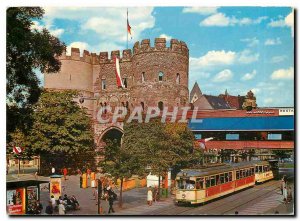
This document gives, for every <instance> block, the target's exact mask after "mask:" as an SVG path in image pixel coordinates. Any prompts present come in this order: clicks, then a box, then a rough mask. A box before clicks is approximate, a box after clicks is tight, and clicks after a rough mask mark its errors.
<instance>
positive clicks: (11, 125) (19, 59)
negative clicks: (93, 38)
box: [6, 7, 65, 139]
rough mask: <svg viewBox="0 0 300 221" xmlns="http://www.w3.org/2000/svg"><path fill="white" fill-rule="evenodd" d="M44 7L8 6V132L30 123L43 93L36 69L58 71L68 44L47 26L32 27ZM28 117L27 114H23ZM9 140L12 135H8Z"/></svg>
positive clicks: (23, 127) (25, 127) (27, 125)
mask: <svg viewBox="0 0 300 221" xmlns="http://www.w3.org/2000/svg"><path fill="white" fill-rule="evenodd" d="M43 14H44V10H43V9H42V8H39V7H18V8H16V7H12V8H8V9H7V27H6V42H7V45H6V49H7V50H6V94H7V95H6V100H7V104H6V106H7V119H8V121H7V131H8V132H12V131H14V130H15V129H16V128H17V127H18V128H19V129H21V130H23V131H26V130H28V128H29V127H30V126H31V123H32V122H31V121H30V118H29V117H30V114H31V111H30V110H31V107H32V105H33V104H34V103H36V102H37V101H38V98H39V96H40V93H41V89H40V87H39V83H40V82H39V79H38V78H37V75H36V71H41V72H42V73H45V72H58V71H59V69H60V65H61V64H60V61H59V60H58V59H57V56H59V55H61V54H62V52H63V50H64V49H65V44H64V43H62V42H60V40H59V39H58V38H56V37H54V36H52V35H51V34H50V33H49V31H48V30H47V29H45V28H44V29H43V30H42V31H37V30H34V29H32V25H33V20H38V19H41V18H42V16H43ZM24 116H25V117H24ZM8 139H10V137H8Z"/></svg>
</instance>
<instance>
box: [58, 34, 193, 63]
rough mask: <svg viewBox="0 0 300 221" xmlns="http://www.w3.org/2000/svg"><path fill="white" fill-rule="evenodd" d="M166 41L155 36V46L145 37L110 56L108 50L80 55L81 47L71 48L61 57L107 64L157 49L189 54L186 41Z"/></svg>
mask: <svg viewBox="0 0 300 221" xmlns="http://www.w3.org/2000/svg"><path fill="white" fill-rule="evenodd" d="M166 43H167V41H166V39H165V38H155V41H154V47H151V42H150V39H143V40H142V41H141V42H139V41H137V42H135V44H134V46H133V50H131V49H125V50H123V51H122V56H121V53H120V50H115V51H111V53H110V57H108V54H109V53H108V52H100V53H99V55H97V54H96V53H90V52H89V51H87V50H84V51H83V53H82V56H80V50H79V48H71V55H69V56H68V55H66V52H63V53H62V55H61V56H60V57H59V58H60V59H64V60H75V61H83V62H87V63H90V64H105V63H113V59H114V57H118V58H120V62H128V61H131V59H132V57H133V56H134V55H137V54H141V53H152V52H157V51H163V52H176V53H179V54H183V55H185V56H188V55H189V49H188V47H187V45H186V43H185V42H183V41H179V40H177V39H171V41H170V47H167V45H166Z"/></svg>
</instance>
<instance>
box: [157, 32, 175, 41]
mask: <svg viewBox="0 0 300 221" xmlns="http://www.w3.org/2000/svg"><path fill="white" fill-rule="evenodd" d="M159 37H160V38H165V39H166V40H167V41H170V40H171V39H172V36H170V35H166V34H161V35H160V36H159Z"/></svg>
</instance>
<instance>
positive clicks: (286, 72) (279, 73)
mask: <svg viewBox="0 0 300 221" xmlns="http://www.w3.org/2000/svg"><path fill="white" fill-rule="evenodd" d="M271 79H272V80H280V79H282V80H288V79H294V67H290V68H289V69H279V70H276V71H274V72H273V73H272V75H271Z"/></svg>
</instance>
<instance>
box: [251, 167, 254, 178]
mask: <svg viewBox="0 0 300 221" xmlns="http://www.w3.org/2000/svg"><path fill="white" fill-rule="evenodd" d="M253 175H254V168H253V167H252V168H251V176H253Z"/></svg>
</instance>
